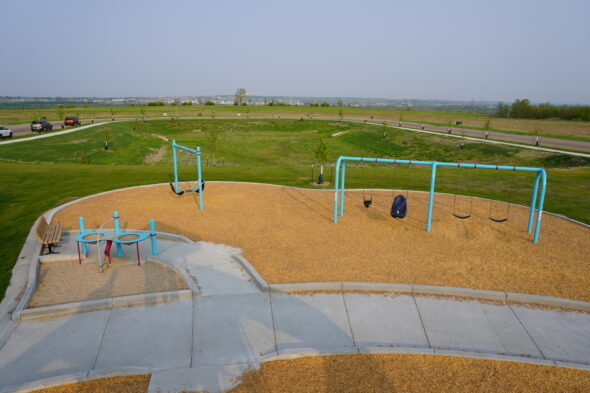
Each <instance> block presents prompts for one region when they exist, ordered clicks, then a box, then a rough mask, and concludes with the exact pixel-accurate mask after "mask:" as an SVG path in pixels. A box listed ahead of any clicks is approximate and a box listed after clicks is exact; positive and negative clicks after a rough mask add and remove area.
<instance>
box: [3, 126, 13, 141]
mask: <svg viewBox="0 0 590 393" xmlns="http://www.w3.org/2000/svg"><path fill="white" fill-rule="evenodd" d="M0 138H1V139H4V138H12V130H10V129H8V128H6V127H2V126H0Z"/></svg>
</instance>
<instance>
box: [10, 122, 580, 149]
mask: <svg viewBox="0 0 590 393" xmlns="http://www.w3.org/2000/svg"><path fill="white" fill-rule="evenodd" d="M206 118H207V117H182V118H181V119H206ZM215 118H216V119H228V118H231V119H237V118H243V117H237V116H231V117H228V116H216V117H215ZM250 118H251V119H254V118H257V119H259V117H253V116H252V117H250ZM260 118H262V119H266V118H269V117H260ZM282 118H283V119H294V118H297V119H299V118H300V117H287V116H283V117H282ZM159 119H160V120H161V119H162V118H161V117H160V118H158V117H146V118H145V120H159ZM314 119H317V120H334V118H323V117H322V118H320V117H318V118H314ZM129 120H135V118H117V119H116V121H129ZM345 120H354V121H364V120H365V119H345ZM96 121H97V122H98V121H104V120H102V119H101V120H98V119H97V120H96ZM370 121H371V122H381V121H382V120H378V119H371V120H370ZM81 123H82V124H90V123H91V121H90V120H82V121H81ZM52 124H53V129H54V130H57V129H61V128H62V125H63V122H61V121H56V122H52ZM388 124H390V125H393V126H399V127H406V128H413V129H418V130H425V131H436V132H440V133H442V134H444V135H449V134H450V135H461V136H463V135H465V136H470V137H476V138H485V137H486V131H482V130H475V129H470V128H459V127H447V126H435V125H431V124H421V123H415V122H408V121H401V122H391V121H388ZM8 128H10V129H11V130H12V131H13V134H14V136H21V135H28V134H32V132H31V125H30V124H28V123H27V124H16V125H11V126H8ZM449 131H450V132H449ZM487 139H490V140H498V141H505V142H512V143H522V144H525V145H531V146H536V137H535V136H534V135H523V134H512V133H506V132H497V131H487ZM539 146H541V147H551V148H556V149H566V150H575V151H581V152H590V142H585V141H577V140H570V139H560V138H547V137H541V138H540V140H539Z"/></svg>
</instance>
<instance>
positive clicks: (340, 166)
mask: <svg viewBox="0 0 590 393" xmlns="http://www.w3.org/2000/svg"><path fill="white" fill-rule="evenodd" d="M347 161H352V162H382V163H387V164H410V165H412V164H413V165H426V166H430V167H431V175H430V191H429V198H428V217H427V219H426V232H430V228H431V220H432V206H433V204H434V188H435V184H436V168H437V167H453V168H473V169H494V170H506V171H522V172H536V174H537V175H536V176H535V182H534V185H533V193H532V196H531V205H530V208H529V210H530V211H529V220H528V225H527V232H528V233H531V231H532V230H533V221H534V216H535V211H536V212H537V217H536V222H535V231H534V234H533V242H534V243H537V242H538V241H539V233H540V231H541V216H542V214H543V203H544V201H545V190H546V188H547V173H546V172H545V169H544V168H531V167H523V166H508V165H486V164H477V163H458V162H437V161H414V160H398V159H391V158H368V157H345V156H340V157H339V158H338V161H336V177H335V181H334V222H335V223H337V222H338V216H340V217H342V216H343V215H344V180H345V176H346V162H347ZM539 182H540V183H541V193H540V196H539V198H538V200H539V201H538V206H537V194H538V193H539ZM338 194H340V198H339V197H338Z"/></svg>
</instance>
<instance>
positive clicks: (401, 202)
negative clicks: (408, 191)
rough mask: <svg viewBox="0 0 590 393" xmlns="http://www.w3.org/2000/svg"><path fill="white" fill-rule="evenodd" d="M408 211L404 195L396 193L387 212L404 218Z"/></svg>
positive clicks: (392, 215)
mask: <svg viewBox="0 0 590 393" xmlns="http://www.w3.org/2000/svg"><path fill="white" fill-rule="evenodd" d="M407 212H408V203H407V200H406V197H405V196H403V195H397V196H396V197H395V198H394V199H393V203H392V204H391V210H390V211H389V214H391V217H393V218H404V217H405V216H406V213H407Z"/></svg>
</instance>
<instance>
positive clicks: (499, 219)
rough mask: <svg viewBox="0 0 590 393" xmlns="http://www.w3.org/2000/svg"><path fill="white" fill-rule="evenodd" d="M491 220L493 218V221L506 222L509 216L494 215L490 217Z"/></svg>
mask: <svg viewBox="0 0 590 393" xmlns="http://www.w3.org/2000/svg"><path fill="white" fill-rule="evenodd" d="M488 218H489V219H490V220H492V221H493V222H506V221H508V217H506V218H494V217H488Z"/></svg>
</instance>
